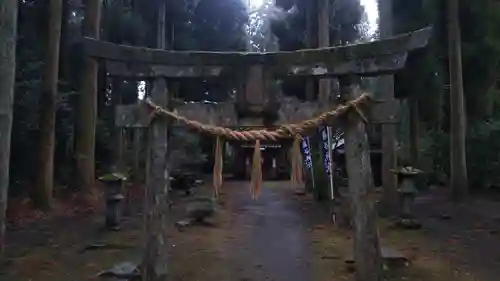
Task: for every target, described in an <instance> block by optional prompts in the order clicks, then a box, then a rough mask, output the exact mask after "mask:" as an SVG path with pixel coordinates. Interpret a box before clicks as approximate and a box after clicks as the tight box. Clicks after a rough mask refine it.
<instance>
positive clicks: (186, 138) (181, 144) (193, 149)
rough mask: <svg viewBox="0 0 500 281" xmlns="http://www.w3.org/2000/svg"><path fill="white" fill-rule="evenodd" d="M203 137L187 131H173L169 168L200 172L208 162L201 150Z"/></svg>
mask: <svg viewBox="0 0 500 281" xmlns="http://www.w3.org/2000/svg"><path fill="white" fill-rule="evenodd" d="M201 140H202V137H201V136H200V135H198V134H195V133H192V132H188V131H187V130H185V129H181V128H179V129H173V130H172V132H171V136H170V142H169V150H170V157H169V168H170V169H172V170H185V169H186V170H199V169H201V167H202V165H203V164H204V163H205V162H206V161H207V155H206V154H204V153H203V151H202V149H201Z"/></svg>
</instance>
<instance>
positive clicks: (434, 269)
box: [0, 182, 500, 281]
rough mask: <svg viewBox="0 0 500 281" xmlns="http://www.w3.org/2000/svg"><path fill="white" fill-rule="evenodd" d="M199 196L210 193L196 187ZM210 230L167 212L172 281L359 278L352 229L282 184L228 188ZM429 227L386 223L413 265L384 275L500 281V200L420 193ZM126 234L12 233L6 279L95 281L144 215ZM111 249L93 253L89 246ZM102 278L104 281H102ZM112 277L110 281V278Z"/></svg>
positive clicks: (94, 228) (69, 225) (125, 257)
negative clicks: (352, 268)
mask: <svg viewBox="0 0 500 281" xmlns="http://www.w3.org/2000/svg"><path fill="white" fill-rule="evenodd" d="M199 192H200V193H204V192H208V191H207V190H203V189H202V190H200V191H199ZM223 192H224V194H223V195H222V196H221V198H220V202H221V203H220V205H219V208H218V209H219V210H218V214H217V216H216V217H215V218H214V219H212V221H213V222H214V224H215V225H214V226H209V227H207V226H193V227H188V228H186V229H184V231H178V230H177V229H176V228H175V227H174V223H175V222H176V221H178V220H180V219H182V218H183V215H184V210H185V202H184V199H180V198H179V199H176V200H174V205H173V210H172V212H171V214H170V218H169V220H170V222H171V224H170V225H171V230H170V234H171V236H170V240H169V243H167V244H168V245H169V247H170V252H171V254H172V257H171V261H170V264H169V271H170V274H171V280H175V281H198V280H199V281H201V280H203V281H215V280H217V281H220V280H222V281H226V280H227V281H263V280H270V281H305V280H313V281H327V280H353V277H354V275H353V274H352V273H350V272H349V271H348V270H347V268H346V264H345V259H346V258H348V257H349V256H351V250H352V240H351V239H350V235H349V231H345V230H338V229H336V228H335V227H334V226H332V225H331V224H330V223H329V222H328V213H327V212H326V211H325V208H322V207H321V205H320V204H318V203H315V202H314V201H312V199H311V198H310V197H309V196H296V195H294V194H293V192H292V190H290V189H289V186H288V184H287V183H286V182H266V183H264V187H263V190H262V194H261V197H260V198H259V200H258V201H252V200H251V196H250V192H249V188H248V183H247V182H227V183H225V187H224V191H223ZM417 211H418V213H419V215H420V217H421V220H422V223H423V226H424V227H423V229H421V230H416V231H401V230H396V229H394V228H393V227H392V226H391V224H390V223H389V222H387V221H382V220H381V222H380V233H381V239H382V245H384V246H391V247H393V248H395V249H398V250H400V251H401V252H403V253H404V254H405V255H406V256H407V257H408V258H409V259H410V261H411V264H410V265H409V266H408V267H406V268H403V269H397V270H386V271H385V273H386V275H387V279H388V280H409V281H417V280H422V281H424V280H425V281H450V280H454V281H478V280H480V281H496V280H498V276H499V275H500V252H498V251H496V249H498V248H499V247H500V239H499V238H500V212H499V211H500V202H494V201H491V200H489V201H485V200H479V199H478V200H474V201H472V202H471V203H469V204H467V205H463V206H452V205H450V204H448V203H446V202H445V201H444V200H443V199H442V198H440V196H438V195H433V196H430V195H427V196H422V197H421V198H420V199H419V200H418V202H417ZM131 213H132V215H130V216H128V217H126V218H125V221H124V223H123V228H122V231H119V232H104V231H102V230H100V227H101V225H102V215H85V216H79V217H78V218H75V217H66V218H52V219H50V220H40V221H38V222H31V223H26V224H24V225H22V226H17V227H13V226H12V227H10V229H8V237H7V238H8V240H7V257H6V259H5V260H4V261H3V264H2V265H1V268H0V269H1V271H0V272H1V273H0V281H25V280H26V281H27V280H31V281H49V280H50V281H80V280H82V281H84V280H99V278H97V277H96V275H97V273H99V272H100V271H102V270H103V269H106V268H109V267H110V266H112V265H113V264H115V263H119V262H123V261H130V260H136V259H138V258H139V257H140V256H139V254H140V251H139V248H140V246H141V243H142V242H141V239H140V237H141V230H142V222H141V219H142V216H141V215H140V213H139V212H135V211H132V212H131ZM96 243H98V244H102V243H107V244H115V246H114V247H110V249H98V250H87V251H85V250H84V248H85V247H86V246H88V245H91V244H96ZM103 280H105V279H103ZM108 280H109V279H108Z"/></svg>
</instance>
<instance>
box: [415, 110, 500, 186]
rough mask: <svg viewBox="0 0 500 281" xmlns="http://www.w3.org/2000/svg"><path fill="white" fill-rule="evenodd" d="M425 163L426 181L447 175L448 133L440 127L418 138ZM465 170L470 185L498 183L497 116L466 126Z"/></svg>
mask: <svg viewBox="0 0 500 281" xmlns="http://www.w3.org/2000/svg"><path fill="white" fill-rule="evenodd" d="M421 151H422V156H423V158H424V160H423V161H424V162H425V163H426V167H429V168H432V171H431V173H430V178H429V181H431V182H433V181H436V180H438V179H440V178H442V177H443V176H445V177H448V175H449V171H450V169H449V167H450V154H449V151H450V137H449V134H446V133H443V132H441V131H433V132H430V133H429V134H428V135H427V136H426V137H425V138H423V139H422V140H421ZM467 170H468V176H469V182H470V187H471V189H483V188H488V187H490V186H492V185H498V184H499V183H500V175H499V174H498V171H499V170H500V120H499V119H497V120H493V121H483V122H480V123H476V124H474V125H472V126H470V129H469V131H468V133H467Z"/></svg>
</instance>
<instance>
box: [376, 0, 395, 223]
mask: <svg viewBox="0 0 500 281" xmlns="http://www.w3.org/2000/svg"><path fill="white" fill-rule="evenodd" d="M392 1H393V0H379V9H380V17H379V18H380V24H379V28H380V37H382V38H384V37H390V36H391V35H392V32H393V31H392V30H393V26H392ZM380 83H381V84H380V86H381V92H382V98H383V99H384V100H385V101H386V102H391V103H392V104H393V105H394V106H398V103H396V102H395V100H394V75H385V76H382V77H381V78H380ZM396 111H397V110H396ZM386 119H389V118H386ZM394 121H396V120H391V121H387V122H386V123H384V124H382V186H383V196H382V203H383V204H382V205H383V212H382V213H383V214H384V215H388V216H390V215H394V214H396V212H397V207H398V193H397V178H396V175H395V174H394V173H392V172H391V170H392V169H394V168H396V166H397V154H396V140H397V123H395V122H394Z"/></svg>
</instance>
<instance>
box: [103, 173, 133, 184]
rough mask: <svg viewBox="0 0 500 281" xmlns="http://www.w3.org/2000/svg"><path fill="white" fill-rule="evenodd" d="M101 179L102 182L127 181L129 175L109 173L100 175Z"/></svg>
mask: <svg viewBox="0 0 500 281" xmlns="http://www.w3.org/2000/svg"><path fill="white" fill-rule="evenodd" d="M99 180H100V181H102V182H118V181H126V180H127V176H126V175H124V174H121V173H109V174H105V175H103V176H100V177H99Z"/></svg>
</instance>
